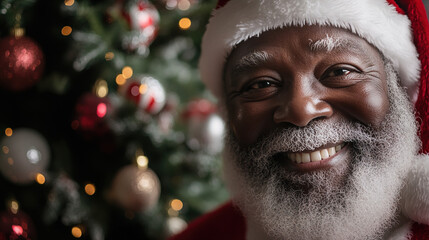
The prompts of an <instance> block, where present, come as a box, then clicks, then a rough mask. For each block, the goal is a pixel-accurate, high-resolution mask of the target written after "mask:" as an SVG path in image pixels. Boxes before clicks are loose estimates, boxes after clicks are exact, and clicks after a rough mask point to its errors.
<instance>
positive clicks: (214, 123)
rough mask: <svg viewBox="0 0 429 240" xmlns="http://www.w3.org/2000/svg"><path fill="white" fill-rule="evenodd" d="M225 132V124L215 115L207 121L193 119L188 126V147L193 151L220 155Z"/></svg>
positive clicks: (206, 119)
mask: <svg viewBox="0 0 429 240" xmlns="http://www.w3.org/2000/svg"><path fill="white" fill-rule="evenodd" d="M224 131H225V124H224V122H223V120H222V118H220V117H219V115H217V114H215V113H213V114H211V115H210V116H208V117H207V118H205V119H192V120H191V121H190V123H189V124H188V138H187V145H188V146H189V147H190V148H191V149H193V150H203V151H206V152H207V153H209V154H217V153H220V152H221V151H222V149H223V135H224Z"/></svg>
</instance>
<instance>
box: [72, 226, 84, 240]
mask: <svg viewBox="0 0 429 240" xmlns="http://www.w3.org/2000/svg"><path fill="white" fill-rule="evenodd" d="M71 233H72V235H73V237H75V238H80V237H82V229H80V227H77V226H76V227H73V228H72V230H71Z"/></svg>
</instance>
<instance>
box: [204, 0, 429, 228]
mask: <svg viewBox="0 0 429 240" xmlns="http://www.w3.org/2000/svg"><path fill="white" fill-rule="evenodd" d="M303 25H321V26H326V25H329V26H335V27H339V28H344V29H347V30H349V31H351V32H353V33H355V34H357V35H358V36H360V37H362V38H364V39H366V40H367V41H368V42H369V43H371V44H372V45H374V46H375V47H376V48H377V49H378V50H379V51H380V52H381V53H382V54H383V55H384V57H386V58H387V59H389V60H390V61H391V62H392V63H393V65H394V68H395V70H396V71H397V73H398V75H399V78H400V83H401V85H402V86H403V87H404V88H406V90H407V93H408V96H409V98H410V101H412V102H413V103H414V104H415V112H416V119H417V120H418V121H419V124H420V129H419V130H420V131H419V134H420V137H421V140H422V149H421V152H422V153H428V152H429V96H428V95H429V59H428V56H429V23H428V20H427V15H426V11H425V9H424V5H423V3H422V2H421V0H396V1H395V0H358V1H356V0H349V1H346V0H230V1H228V0H219V2H218V5H217V7H216V10H214V11H213V15H212V17H211V18H210V21H209V23H208V25H207V29H206V32H205V34H204V36H203V42H202V52H201V57H200V74H201V79H202V81H203V82H204V83H205V84H206V86H207V87H208V89H209V90H210V91H211V92H212V93H213V94H214V95H215V96H216V97H219V98H221V97H222V90H223V88H222V74H223V68H224V64H225V62H226V59H227V57H228V55H229V54H230V53H231V51H232V49H233V48H234V47H235V46H236V45H237V44H239V43H240V42H243V41H246V40H247V39H249V38H251V37H255V36H258V35H259V34H261V33H263V32H265V31H268V30H270V29H276V28H281V27H287V26H303ZM425 158H426V160H425V161H423V160H422V161H419V165H421V166H418V167H415V168H414V170H415V171H414V170H413V172H412V173H411V174H410V175H411V177H410V179H409V180H408V185H407V187H406V188H405V190H404V194H405V195H408V196H407V197H405V198H404V199H403V201H404V206H405V207H404V208H403V210H404V212H405V214H406V215H408V216H409V217H410V218H411V219H414V220H416V221H418V222H421V223H426V224H429V159H427V156H426V157H425Z"/></svg>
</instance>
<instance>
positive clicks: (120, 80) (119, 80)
mask: <svg viewBox="0 0 429 240" xmlns="http://www.w3.org/2000/svg"><path fill="white" fill-rule="evenodd" d="M126 82H127V79H126V78H125V77H124V75H122V73H121V74H118V76H116V84H118V85H119V86H120V85H124V84H125V83H126Z"/></svg>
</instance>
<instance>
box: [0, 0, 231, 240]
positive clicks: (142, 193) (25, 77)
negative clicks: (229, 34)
mask: <svg viewBox="0 0 429 240" xmlns="http://www.w3.org/2000/svg"><path fill="white" fill-rule="evenodd" d="M215 4H216V3H215V1H204V0H152V1H148V0H114V1H91V0H65V1H36V0H2V1H1V2H0V98H1V101H0V107H1V114H0V131H1V132H0V148H1V149H0V172H1V174H0V189H1V194H0V196H1V200H2V205H0V239H94V240H102V239H166V238H168V236H170V235H172V234H174V233H177V232H178V231H180V230H181V229H183V228H184V227H186V224H187V223H188V222H189V221H191V220H193V219H195V218H196V217H198V216H199V215H201V214H203V213H205V212H207V211H209V210H211V209H213V208H214V207H216V206H217V205H219V204H221V203H222V202H224V201H226V200H227V199H228V194H227V192H226V190H225V188H224V185H223V183H222V181H221V179H220V174H219V172H220V164H221V161H220V152H221V150H222V136H223V133H224V123H223V122H222V120H221V118H220V117H219V115H218V113H217V110H216V105H215V104H214V103H213V97H212V96H211V95H210V93H208V91H206V90H205V89H204V86H203V85H202V83H201V82H200V81H199V76H198V57H199V54H200V48H199V46H200V42H201V37H202V34H203V31H204V28H205V25H206V24H207V21H208V18H209V16H210V14H211V11H212V9H213V7H214V5H215Z"/></svg>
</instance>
